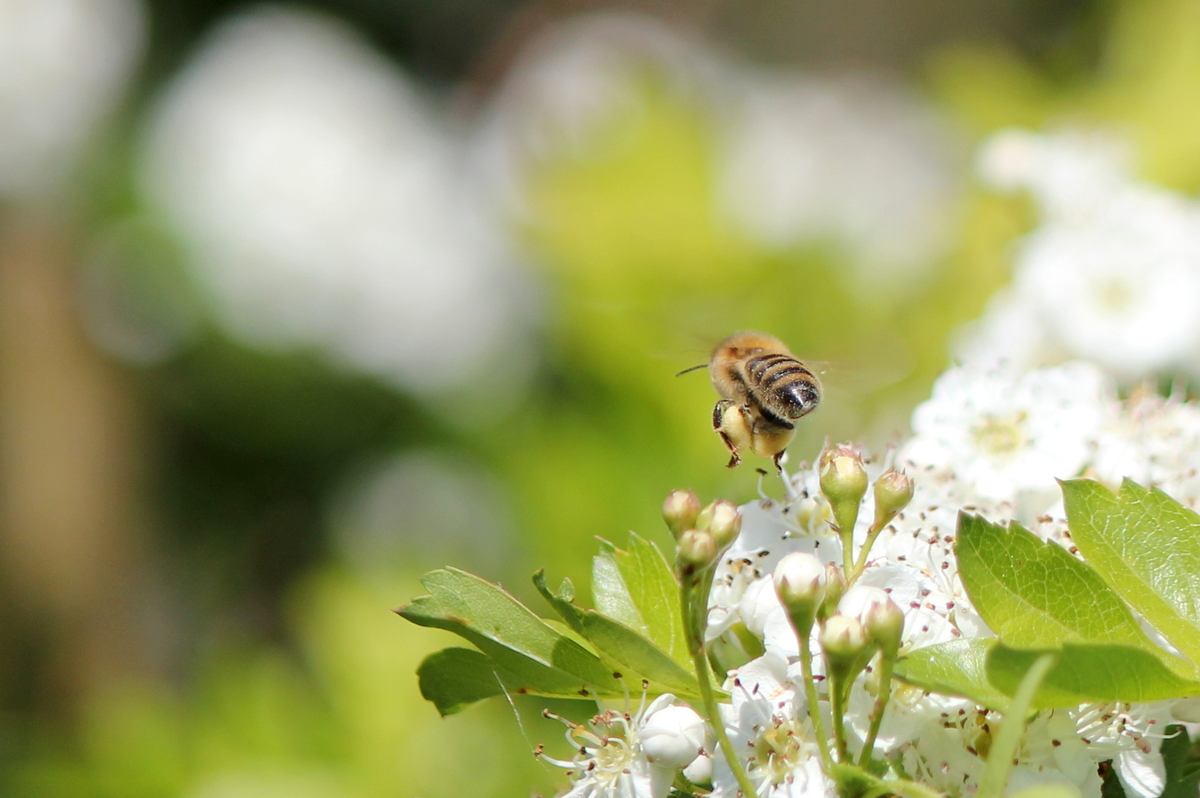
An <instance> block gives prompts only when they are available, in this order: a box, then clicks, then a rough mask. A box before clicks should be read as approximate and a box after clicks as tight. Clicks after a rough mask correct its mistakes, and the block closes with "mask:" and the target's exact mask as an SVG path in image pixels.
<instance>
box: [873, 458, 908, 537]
mask: <svg viewBox="0 0 1200 798" xmlns="http://www.w3.org/2000/svg"><path fill="white" fill-rule="evenodd" d="M912 497H913V481H912V480H911V479H909V478H908V475H907V474H905V473H904V472H903V471H896V470H895V469H892V468H889V469H888V470H887V471H884V472H883V474H882V475H881V476H880V477H879V479H877V480H875V528H876V529H883V528H884V527H885V526H887V525H888V524H890V523H891V522H892V519H893V518H895V517H896V515H897V513H899V512H900V511H901V510H903V509H904V508H905V507H907V506H908V503H909V502H910V501H912Z"/></svg>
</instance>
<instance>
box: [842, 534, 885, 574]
mask: <svg viewBox="0 0 1200 798" xmlns="http://www.w3.org/2000/svg"><path fill="white" fill-rule="evenodd" d="M882 531H883V527H882V526H876V525H875V524H872V525H871V528H870V529H868V530H867V539H866V541H865V542H864V543H863V546H862V548H861V549H859V550H858V557H857V558H855V560H854V567H853V568H851V569H847V571H846V582H847V583H848V584H851V585H852V584H854V580H856V579H858V576H859V574H861V573H862V572H863V568H865V567H866V566H867V557H868V556H869V555H870V554H871V547H872V546H874V545H875V539H876V538H877V537H879V533H880V532H882Z"/></svg>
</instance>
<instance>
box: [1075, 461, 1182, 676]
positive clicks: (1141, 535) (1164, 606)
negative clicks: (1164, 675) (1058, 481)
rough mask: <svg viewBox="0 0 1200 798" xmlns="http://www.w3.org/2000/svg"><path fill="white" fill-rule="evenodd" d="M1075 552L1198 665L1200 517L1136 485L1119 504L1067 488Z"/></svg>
mask: <svg viewBox="0 0 1200 798" xmlns="http://www.w3.org/2000/svg"><path fill="white" fill-rule="evenodd" d="M1062 488H1063V500H1064V501H1065V503H1066V508H1067V522H1068V525H1069V526H1070V528H1071V537H1072V539H1074V541H1075V545H1076V546H1078V547H1079V550H1080V551H1081V552H1083V556H1084V559H1086V560H1087V561H1088V563H1090V564H1091V566H1092V567H1093V568H1095V569H1096V571H1097V572H1098V573H1099V574H1100V576H1101V577H1103V578H1104V581H1105V582H1107V583H1108V584H1109V586H1110V587H1112V589H1113V590H1115V591H1116V592H1117V593H1118V594H1119V595H1120V596H1121V598H1123V599H1125V601H1127V602H1128V603H1129V605H1130V606H1131V607H1133V608H1134V609H1135V610H1136V611H1137V612H1139V613H1140V614H1141V615H1142V617H1143V618H1145V619H1146V620H1147V621H1148V622H1149V623H1150V624H1151V625H1152V626H1153V627H1154V628H1155V629H1157V630H1158V631H1159V632H1160V633H1161V634H1162V635H1163V637H1165V638H1166V639H1167V640H1168V641H1170V643H1171V644H1172V645H1173V646H1175V648H1177V649H1178V650H1179V651H1180V652H1181V653H1182V654H1183V655H1184V656H1185V657H1187V658H1188V659H1190V660H1191V661H1192V663H1193V669H1192V674H1195V673H1196V669H1195V663H1200V515H1197V514H1196V513H1194V512H1192V511H1191V510H1189V509H1187V508H1186V507H1184V506H1183V505H1181V504H1180V503H1179V502H1177V501H1175V500H1174V499H1172V498H1171V497H1170V496H1167V495H1166V494H1165V493H1163V492H1162V491H1160V490H1157V489H1155V490H1147V489H1146V488H1143V487H1142V486H1140V485H1138V484H1137V483H1135V482H1132V481H1130V480H1125V482H1124V483H1123V484H1122V485H1121V492H1120V494H1119V495H1117V496H1114V495H1113V494H1112V493H1111V492H1110V491H1109V490H1108V489H1107V488H1105V487H1104V486H1102V485H1100V484H1099V483H1097V482H1093V481H1091V480H1087V479H1072V480H1069V481H1067V482H1064V483H1063V485H1062Z"/></svg>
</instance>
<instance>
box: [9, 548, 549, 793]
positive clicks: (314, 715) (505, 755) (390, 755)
mask: <svg viewBox="0 0 1200 798" xmlns="http://www.w3.org/2000/svg"><path fill="white" fill-rule="evenodd" d="M419 590H420V586H419V584H418V583H417V582H416V580H415V579H413V578H395V579H390V580H386V581H382V582H380V583H373V584H365V583H364V582H363V580H361V579H357V578H352V577H350V576H349V575H347V574H346V573H344V572H340V571H339V570H338V569H336V568H325V569H322V570H320V571H319V572H317V573H314V574H313V575H312V576H311V577H310V578H308V579H306V580H304V582H303V583H301V584H300V585H299V587H298V588H297V589H296V590H295V591H294V593H293V597H294V600H293V601H292V602H291V617H292V619H293V620H294V623H295V630H296V632H297V635H298V638H299V640H300V642H301V644H302V648H303V650H304V652H305V654H306V655H307V656H306V657H305V662H306V667H299V666H297V665H296V664H295V663H294V662H293V661H292V660H291V659H290V658H288V657H286V656H285V655H284V654H283V653H282V652H280V651H278V650H274V649H272V648H255V649H248V650H247V649H242V650H234V651H225V652H223V653H222V654H220V655H217V656H214V657H213V658H212V660H211V661H210V662H209V663H208V664H207V666H206V667H205V668H204V671H203V673H202V674H201V675H200V677H199V678H198V679H197V681H196V684H195V685H194V687H193V689H191V690H190V691H188V692H187V694H186V695H184V696H182V697H181V696H178V695H176V694H174V693H173V692H171V691H169V690H167V689H166V688H165V687H163V686H159V685H150V684H145V683H135V684H130V685H125V686H122V687H114V688H113V689H112V690H110V691H109V692H108V693H106V694H104V695H101V696H97V697H96V699H95V700H94V701H93V702H92V703H91V704H90V705H89V706H88V707H87V708H86V712H85V716H84V718H83V720H82V722H81V724H80V730H79V737H78V740H77V741H76V742H74V743H73V744H72V745H71V746H70V748H69V749H68V750H69V751H70V753H63V747H62V746H61V745H59V744H58V742H57V741H55V740H41V741H38V742H39V743H40V744H41V745H40V746H39V747H42V748H44V749H45V750H46V751H47V752H49V753H47V754H45V755H44V756H42V757H35V759H34V762H33V764H32V765H29V766H28V767H24V768H21V769H18V770H16V771H15V772H14V773H13V774H12V775H11V776H10V778H9V779H8V783H7V784H4V785H3V787H4V794H6V795H12V796H29V798H34V796H39V797H40V796H49V795H53V796H61V798H69V796H95V797H97V798H100V797H102V798H152V797H154V796H167V795H189V796H225V797H229V798H232V797H233V796H239V797H240V796H247V798H248V797H249V796H256V798H258V797H261V796H280V797H281V798H282V797H283V796H289V798H291V797H296V798H309V796H312V798H317V797H318V796H320V797H321V798H334V797H335V796H336V797H337V798H368V797H369V796H395V795H445V796H452V795H481V796H486V795H495V796H500V795H519V794H526V793H527V792H528V791H529V790H530V789H538V788H539V786H540V788H541V789H549V788H550V787H551V785H552V784H553V783H554V782H553V781H552V780H551V778H549V775H548V773H547V769H546V768H545V767H544V766H542V765H539V764H538V763H537V762H536V761H535V759H534V757H533V756H532V753H531V752H532V748H533V744H532V743H531V742H529V741H528V740H527V739H526V738H525V737H524V736H523V735H522V734H521V733H519V732H518V725H517V724H518V722H517V720H515V719H514V718H513V715H512V712H511V710H510V709H509V708H508V707H507V706H505V705H503V704H500V703H496V704H493V705H490V706H481V707H478V708H476V709H473V710H471V711H468V712H465V713H462V714H461V715H459V716H457V717H454V718H448V719H445V720H443V719H440V718H438V715H437V712H436V710H435V709H434V708H433V706H432V705H430V704H429V703H427V702H426V701H424V699H422V698H421V697H420V695H419V694H417V692H416V690H415V679H414V677H413V673H414V672H415V670H416V667H417V665H418V664H419V663H420V661H421V659H422V658H423V657H424V656H425V655H426V654H428V653H430V652H431V651H433V650H435V649H436V648H438V647H439V646H440V643H441V642H442V635H441V634H438V633H435V632H432V631H430V630H425V629H419V628H417V627H414V626H412V625H409V624H403V623H400V622H399V621H398V620H397V619H396V618H395V617H394V616H393V615H392V614H391V613H390V612H389V611H388V610H387V607H388V606H389V604H390V603H391V602H392V601H393V600H394V597H395V596H397V595H412V594H414V593H416V592H418V591H419ZM522 722H523V723H524V724H525V725H526V728H527V729H528V730H529V731H530V732H531V733H533V734H537V735H538V736H539V737H541V738H543V739H553V738H556V737H558V736H559V734H560V733H561V726H557V724H555V723H553V722H550V721H543V720H542V719H540V718H537V717H536V715H532V714H530V716H529V717H525V718H523V720H522Z"/></svg>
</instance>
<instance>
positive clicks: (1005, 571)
mask: <svg viewBox="0 0 1200 798" xmlns="http://www.w3.org/2000/svg"><path fill="white" fill-rule="evenodd" d="M956 552H957V555H958V569H959V574H960V576H961V577H962V581H963V585H964V587H966V589H967V593H968V594H969V595H970V597H971V601H972V602H973V603H974V604H975V608H976V609H977V610H979V614H980V615H981V616H982V617H983V619H984V620H985V621H986V622H987V624H988V626H990V627H991V628H992V629H993V630H994V631H995V632H996V634H997V635H999V637H1000V639H1001V640H1003V641H1004V644H1005V645H1008V646H1013V647H1016V648H1055V647H1057V646H1059V645H1060V644H1061V643H1063V642H1066V641H1088V640H1091V641H1096V642H1106V643H1124V644H1126V645H1131V646H1136V647H1138V648H1142V649H1144V650H1146V651H1150V652H1152V653H1154V654H1156V655H1159V654H1163V655H1165V652H1163V650H1162V649H1161V648H1159V647H1158V646H1156V645H1155V644H1154V643H1153V642H1152V641H1151V640H1150V638H1148V637H1147V636H1146V634H1145V632H1143V631H1142V629H1141V627H1140V626H1139V625H1138V622H1137V620H1136V619H1135V618H1134V617H1133V613H1132V612H1130V611H1129V607H1128V606H1126V605H1125V603H1124V602H1123V601H1121V598H1120V597H1119V596H1118V595H1117V594H1116V593H1114V592H1113V591H1112V589H1111V588H1109V587H1108V585H1106V584H1105V583H1104V580H1103V579H1101V578H1100V575H1099V574H1097V573H1096V572H1095V571H1094V570H1092V569H1091V568H1090V567H1089V566H1087V565H1085V564H1084V563H1082V562H1080V561H1079V560H1078V559H1076V558H1075V557H1072V556H1071V554H1069V553H1068V552H1067V551H1066V550H1065V549H1063V548H1062V547H1061V546H1058V545H1056V544H1054V543H1049V542H1046V541H1043V540H1042V539H1040V538H1038V537H1037V536H1036V535H1034V534H1033V533H1031V532H1029V531H1028V530H1026V529H1024V528H1023V527H1021V526H1020V525H1019V524H1016V523H1013V524H1010V526H1009V528H1008V529H1005V528H1004V527H1002V526H1000V525H998V524H992V523H989V522H988V521H986V520H984V519H983V518H980V517H979V516H976V515H967V514H966V513H960V514H959V516H958V544H957V549H956Z"/></svg>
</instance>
